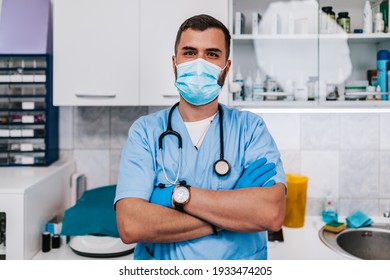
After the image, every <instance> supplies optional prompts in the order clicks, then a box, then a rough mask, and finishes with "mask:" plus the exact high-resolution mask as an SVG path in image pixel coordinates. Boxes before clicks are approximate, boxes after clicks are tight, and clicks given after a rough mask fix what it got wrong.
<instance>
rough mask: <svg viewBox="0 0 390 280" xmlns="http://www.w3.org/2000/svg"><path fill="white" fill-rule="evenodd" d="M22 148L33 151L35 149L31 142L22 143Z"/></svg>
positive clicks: (22, 149) (25, 150)
mask: <svg viewBox="0 0 390 280" xmlns="http://www.w3.org/2000/svg"><path fill="white" fill-rule="evenodd" d="M20 150H21V151H22V152H31V151H33V150H34V147H33V144H31V143H22V144H20Z"/></svg>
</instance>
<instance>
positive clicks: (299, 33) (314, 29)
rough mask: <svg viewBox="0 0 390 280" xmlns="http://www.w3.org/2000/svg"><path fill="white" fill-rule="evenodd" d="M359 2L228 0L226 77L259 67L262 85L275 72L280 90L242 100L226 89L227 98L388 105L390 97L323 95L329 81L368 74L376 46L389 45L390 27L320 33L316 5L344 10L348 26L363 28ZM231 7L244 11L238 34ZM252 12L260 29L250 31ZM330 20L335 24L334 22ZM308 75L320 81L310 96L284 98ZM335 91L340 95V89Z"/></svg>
mask: <svg viewBox="0 0 390 280" xmlns="http://www.w3.org/2000/svg"><path fill="white" fill-rule="evenodd" d="M364 4H365V0H346V1H337V0H325V1H322V0H321V1H315V0H313V1H309V0H308V1H287V0H284V1H273V0H264V1H257V0H246V1H243V0H230V10H231V13H230V23H231V24H230V30H231V32H232V34H233V40H232V59H233V65H232V70H233V71H231V72H230V75H229V80H230V81H233V80H234V78H235V74H236V72H237V69H238V66H239V67H240V72H241V73H242V74H243V76H244V79H245V77H246V76H247V75H248V74H251V75H252V78H253V79H254V78H255V74H256V72H257V70H258V69H260V73H261V78H262V81H263V85H264V86H266V84H265V80H266V76H267V75H269V76H275V77H277V79H276V80H277V82H278V83H279V85H280V91H283V93H284V95H283V94H282V96H283V97H282V96H279V97H277V96H272V93H269V94H268V95H267V94H264V95H265V96H269V97H270V98H267V97H266V98H265V99H266V100H261V101H258V100H246V101H242V100H233V95H232V93H229V104H230V105H231V106H239V107H263V108H264V107H265V108H267V107H268V108H279V107H282V108H286V107H299V108H303V107H309V108H330V107H331V108H340V107H342V108H351V107H357V108H362V107H364V108H379V107H380V108H390V102H389V101H381V100H372V101H371V100H364V101H363V100H359V101H355V100H353V97H351V98H349V97H348V96H347V98H346V96H344V98H343V97H342V98H339V99H338V100H337V101H328V100H326V94H327V90H329V89H328V88H327V86H328V85H329V84H335V85H336V87H338V89H339V91H344V87H345V85H346V84H347V83H348V82H351V81H361V80H367V71H368V70H376V55H377V52H378V51H379V50H381V49H388V50H389V49H390V48H389V47H390V35H389V33H382V34H377V33H376V34H375V33H373V34H346V33H341V32H340V33H337V34H324V33H323V32H322V31H320V30H321V21H320V20H319V19H320V16H321V13H319V11H320V9H321V8H322V7H324V6H332V7H333V11H335V13H336V17H337V16H338V13H339V12H348V13H349V16H350V18H351V31H352V32H353V31H354V30H355V29H362V28H363V8H364ZM294 5H295V6H294ZM236 12H243V14H244V15H245V17H246V24H245V30H244V33H243V34H237V33H236V30H235V28H234V22H235V20H236ZM253 12H258V13H260V14H261V15H262V20H261V23H260V26H261V28H260V30H261V32H260V34H252V26H251V20H252V13H253ZM333 24H334V25H335V26H336V27H337V24H336V23H335V22H333ZM277 29H278V31H277V32H276V30H277ZM310 77H316V79H317V80H318V81H319V82H318V83H317V85H316V87H315V89H314V90H315V96H314V100H312V101H296V100H295V101H289V100H291V99H292V98H294V93H295V92H294V90H293V89H292V88H293V85H294V84H295V85H297V84H304V85H307V82H308V80H309V78H310ZM288 94H291V95H288ZM339 94H340V92H339ZM340 95H341V96H343V94H342V92H341V94H340ZM363 98H365V97H363ZM267 99H269V100H267ZM275 99H277V100H276V101H275ZM346 99H350V100H346ZM356 99H359V98H358V97H357V98H356ZM270 100H274V101H270Z"/></svg>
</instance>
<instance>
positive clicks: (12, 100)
mask: <svg viewBox="0 0 390 280" xmlns="http://www.w3.org/2000/svg"><path fill="white" fill-rule="evenodd" d="M52 69H53V68H52V56H51V55H0V166H16V165H19V166H47V165H50V164H51V163H53V162H54V161H56V160H58V108H57V107H54V106H53V92H52V88H53V87H52V80H53V79H52V76H53V75H52V73H53V70H52Z"/></svg>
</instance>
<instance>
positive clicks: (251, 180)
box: [234, 158, 276, 190]
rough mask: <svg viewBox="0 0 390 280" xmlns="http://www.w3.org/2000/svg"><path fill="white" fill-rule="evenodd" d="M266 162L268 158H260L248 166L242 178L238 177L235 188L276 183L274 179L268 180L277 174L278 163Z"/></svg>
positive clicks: (266, 185)
mask: <svg viewBox="0 0 390 280" xmlns="http://www.w3.org/2000/svg"><path fill="white" fill-rule="evenodd" d="M266 162H267V159H266V158H260V159H258V160H256V161H255V162H254V163H252V164H251V165H250V166H249V167H248V168H246V169H245V170H244V172H243V173H242V174H241V177H240V179H238V181H237V183H236V185H235V187H234V189H236V190H237V189H242V188H251V187H269V186H273V185H275V181H274V180H270V181H268V180H269V179H271V178H272V177H273V176H274V175H276V170H275V167H276V165H275V163H272V162H271V163H266ZM267 181H268V182H267Z"/></svg>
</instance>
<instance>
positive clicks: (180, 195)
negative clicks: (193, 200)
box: [173, 187, 190, 203]
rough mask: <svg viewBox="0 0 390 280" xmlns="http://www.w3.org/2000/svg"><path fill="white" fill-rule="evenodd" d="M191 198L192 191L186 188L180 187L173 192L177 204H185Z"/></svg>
mask: <svg viewBox="0 0 390 280" xmlns="http://www.w3.org/2000/svg"><path fill="white" fill-rule="evenodd" d="M189 197H190V191H189V190H188V189H187V188H186V187H178V188H177V189H176V190H175V191H174V192H173V199H174V201H175V202H177V203H184V202H186V201H187V200H188V198H189Z"/></svg>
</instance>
